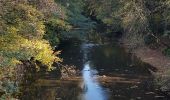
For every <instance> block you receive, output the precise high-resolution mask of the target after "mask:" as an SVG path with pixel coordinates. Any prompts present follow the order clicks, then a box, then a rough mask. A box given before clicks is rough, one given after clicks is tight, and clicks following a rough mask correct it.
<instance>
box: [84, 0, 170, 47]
mask: <svg viewBox="0 0 170 100" xmlns="http://www.w3.org/2000/svg"><path fill="white" fill-rule="evenodd" d="M85 2H86V5H87V9H86V14H88V15H89V16H92V17H93V18H94V17H95V18H96V19H98V20H101V21H102V22H103V23H105V24H106V25H108V26H111V27H109V28H110V29H111V30H112V31H111V32H113V31H114V32H117V31H121V32H122V33H124V35H123V36H124V40H125V42H127V43H129V44H130V45H132V47H135V46H137V45H141V44H143V43H144V42H145V41H144V40H147V39H144V38H146V37H147V36H148V34H153V35H155V36H158V37H162V36H168V37H169V35H168V34H169V14H170V12H169V7H170V5H169V2H170V1H169V0H149V1H148V0H100V1H97V0H93V1H91V0H85Z"/></svg>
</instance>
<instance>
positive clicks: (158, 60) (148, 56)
mask: <svg viewBox="0 0 170 100" xmlns="http://www.w3.org/2000/svg"><path fill="white" fill-rule="evenodd" d="M123 46H124V47H125V48H126V49H129V47H128V45H127V44H125V43H123ZM130 52H131V53H132V54H134V55H135V56H136V57H137V58H139V59H140V60H141V61H143V62H145V63H148V64H149V65H151V66H153V67H154V68H156V69H157V70H156V71H155V72H153V71H151V73H152V74H153V76H154V77H155V84H156V85H158V86H159V89H160V91H162V92H164V93H165V94H167V95H168V96H169V95H170V68H169V66H170V58H169V57H167V56H165V55H163V54H162V52H161V51H159V50H158V49H150V48H149V47H147V46H141V47H138V48H136V49H133V50H131V51H130Z"/></svg>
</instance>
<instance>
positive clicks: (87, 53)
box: [20, 42, 168, 100]
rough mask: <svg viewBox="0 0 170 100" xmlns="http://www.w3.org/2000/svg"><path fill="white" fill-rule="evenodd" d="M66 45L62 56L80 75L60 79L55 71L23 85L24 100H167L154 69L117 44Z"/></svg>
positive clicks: (22, 96)
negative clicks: (159, 88)
mask: <svg viewBox="0 0 170 100" xmlns="http://www.w3.org/2000/svg"><path fill="white" fill-rule="evenodd" d="M66 44H67V45H65V44H64V45H62V44H61V46H60V49H61V50H62V54H61V57H62V58H63V59H64V63H65V64H68V65H75V66H77V68H78V69H79V70H81V72H80V76H79V77H76V78H74V77H72V78H71V79H70V80H58V79H57V74H56V72H55V70H54V71H52V72H50V73H49V74H48V75H47V76H46V77H44V78H41V79H37V81H36V82H35V83H34V84H32V85H29V86H24V90H23V91H22V95H21V97H20V98H21V99H22V100H168V98H167V97H166V96H165V95H163V94H162V93H160V91H159V90H158V89H157V86H155V85H154V82H153V76H152V75H151V73H150V70H153V71H154V68H153V67H152V66H150V65H148V64H146V63H143V62H141V61H140V60H139V59H137V58H136V57H135V56H133V55H132V54H130V53H127V52H126V51H125V49H124V48H123V47H121V46H119V45H118V44H116V43H111V44H102V45H99V44H95V43H78V42H71V43H70V42H68V43H66Z"/></svg>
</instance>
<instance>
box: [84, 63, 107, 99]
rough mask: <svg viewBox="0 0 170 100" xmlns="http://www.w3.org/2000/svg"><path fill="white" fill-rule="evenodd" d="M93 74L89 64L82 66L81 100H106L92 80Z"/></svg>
mask: <svg viewBox="0 0 170 100" xmlns="http://www.w3.org/2000/svg"><path fill="white" fill-rule="evenodd" d="M94 74H95V73H93V69H91V68H90V64H89V62H87V63H86V64H85V65H84V69H83V80H84V82H83V84H82V87H83V90H84V93H83V95H82V100H107V99H106V96H105V92H104V91H103V89H102V87H101V86H100V84H99V83H98V81H97V80H95V78H93V76H94Z"/></svg>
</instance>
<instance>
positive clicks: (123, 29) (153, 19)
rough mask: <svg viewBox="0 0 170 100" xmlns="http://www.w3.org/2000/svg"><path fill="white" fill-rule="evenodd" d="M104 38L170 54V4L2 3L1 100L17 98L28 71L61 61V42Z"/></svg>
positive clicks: (131, 0)
mask: <svg viewBox="0 0 170 100" xmlns="http://www.w3.org/2000/svg"><path fill="white" fill-rule="evenodd" d="M103 37H105V38H109V39H108V40H110V41H111V40H112V39H115V38H117V39H119V40H120V41H121V42H122V43H124V44H127V45H128V48H129V49H131V50H132V49H136V48H138V47H141V46H148V47H150V48H152V49H158V50H160V51H161V52H162V53H163V54H164V55H165V56H170V0H0V80H1V81H0V96H1V98H2V99H3V98H4V100H5V98H6V97H10V98H12V97H15V94H16V92H19V89H18V88H17V86H18V84H19V83H18V82H19V81H20V80H21V78H22V76H23V74H25V73H24V71H25V70H27V69H28V67H29V68H30V69H35V71H34V72H35V73H36V72H38V71H40V70H41V69H45V70H46V71H50V70H53V69H54V66H53V64H54V62H57V63H61V62H62V61H63V59H61V58H59V57H58V55H59V54H60V53H62V52H60V51H56V50H54V49H55V46H57V45H58V44H60V43H61V42H62V41H64V40H68V39H78V40H81V41H86V40H88V38H94V39H96V41H99V42H100V43H102V42H101V41H104V40H102V39H103ZM26 66H27V67H26ZM25 67H26V68H25ZM32 67H33V68H32ZM1 94H3V95H1Z"/></svg>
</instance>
